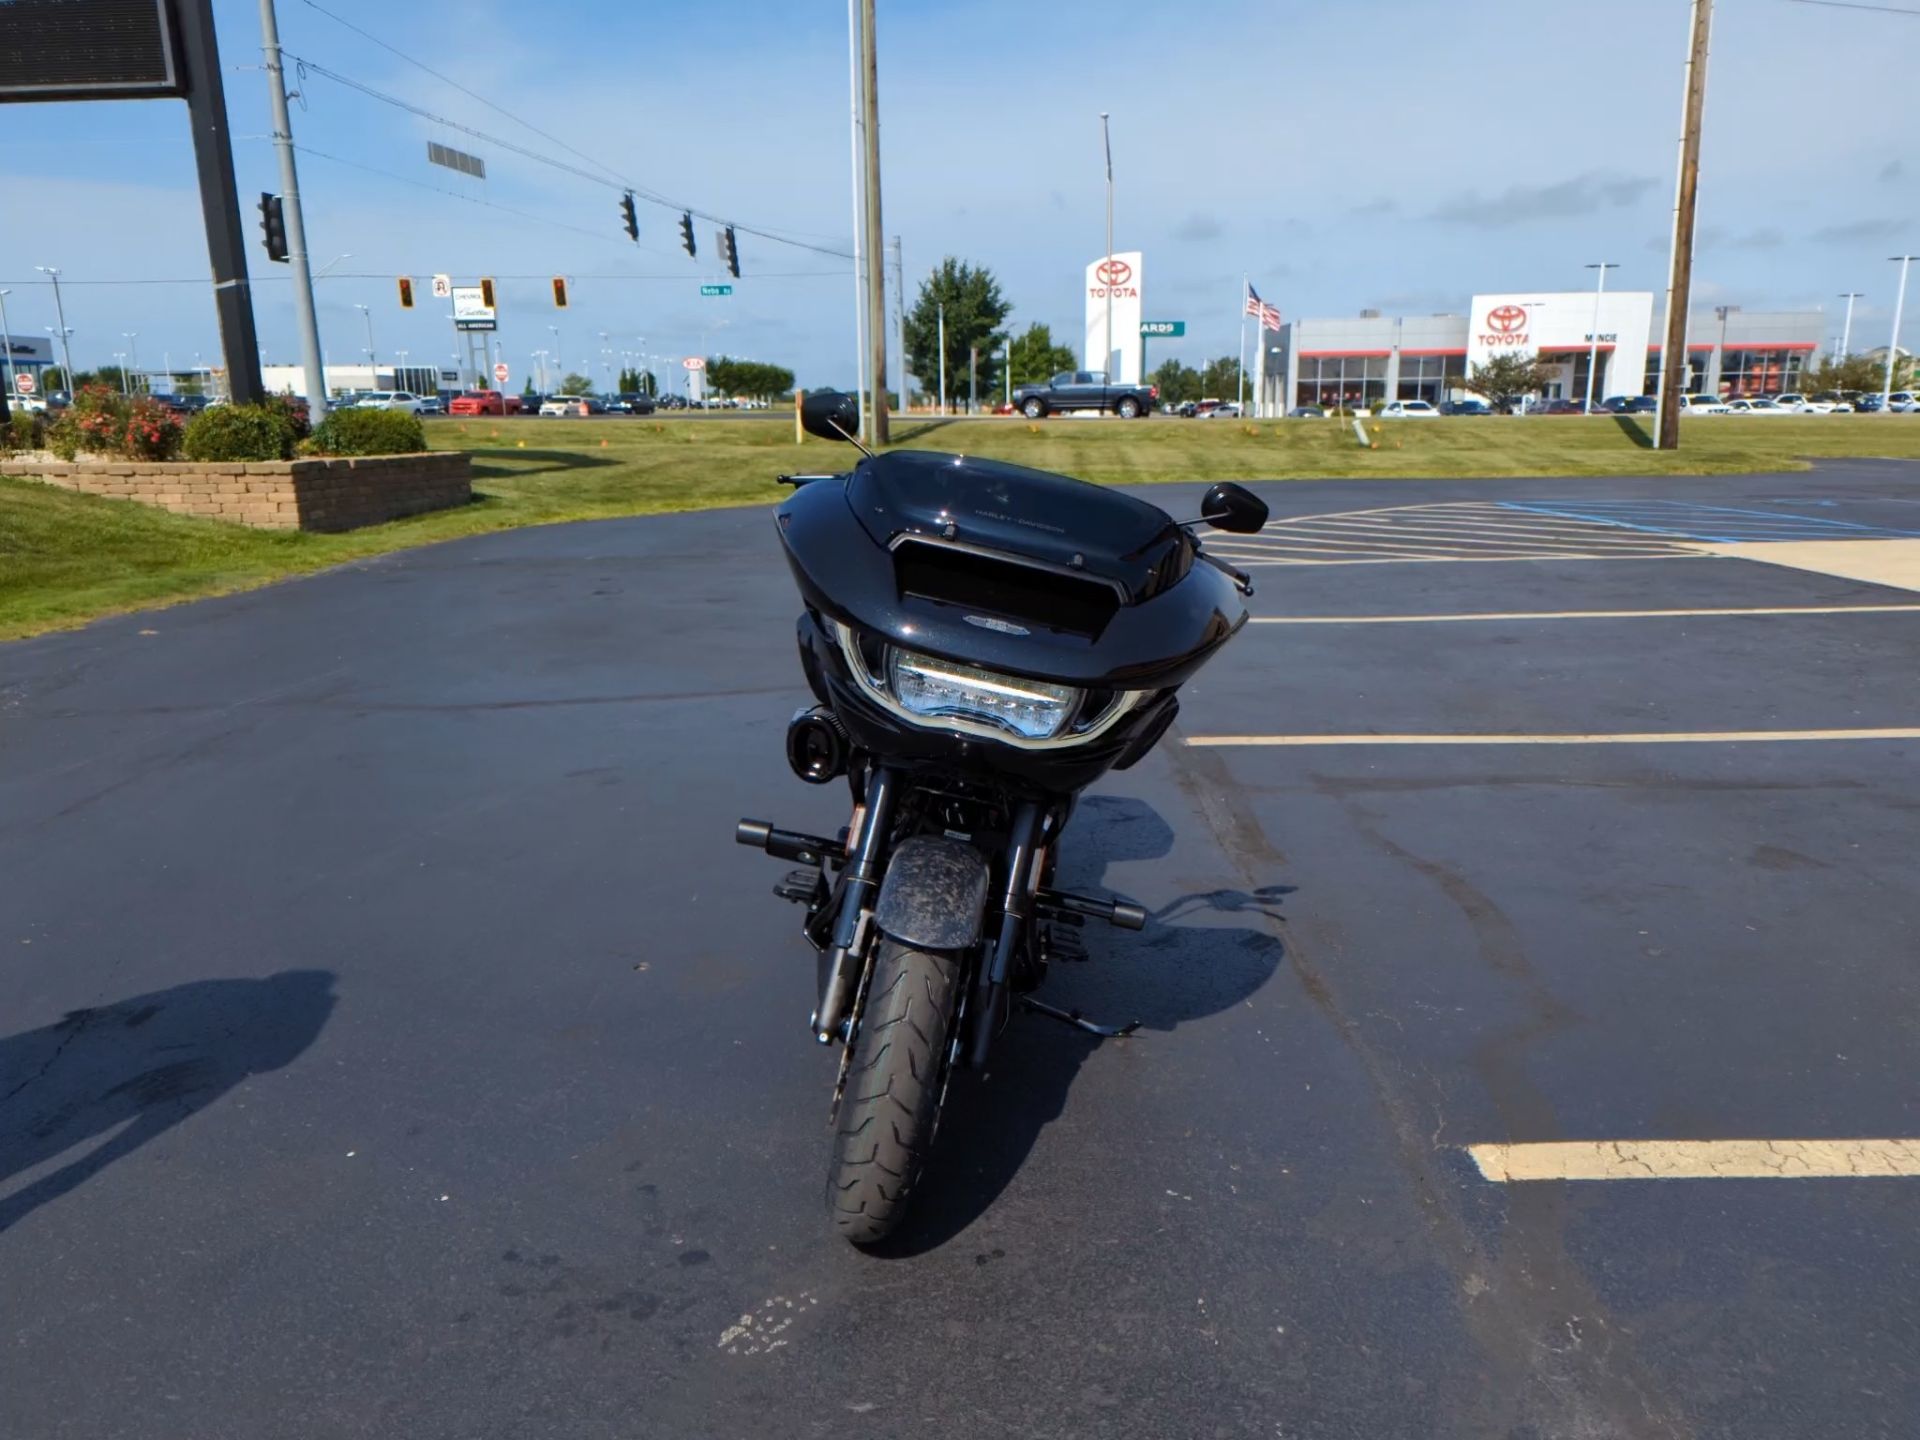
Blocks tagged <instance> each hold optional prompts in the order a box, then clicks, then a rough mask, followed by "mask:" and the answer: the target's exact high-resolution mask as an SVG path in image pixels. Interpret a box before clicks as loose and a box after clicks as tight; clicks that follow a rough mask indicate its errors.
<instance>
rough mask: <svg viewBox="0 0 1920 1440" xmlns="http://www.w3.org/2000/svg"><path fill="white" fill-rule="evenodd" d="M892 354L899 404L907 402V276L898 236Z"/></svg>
mask: <svg viewBox="0 0 1920 1440" xmlns="http://www.w3.org/2000/svg"><path fill="white" fill-rule="evenodd" d="M892 249H893V354H894V360H895V362H896V365H897V368H896V369H895V370H894V371H893V373H894V374H895V375H898V376H899V377H900V406H901V408H902V409H905V408H906V404H907V309H906V306H907V277H906V276H905V274H903V273H902V270H901V262H900V237H899V236H898V235H896V236H894V237H893V246H892Z"/></svg>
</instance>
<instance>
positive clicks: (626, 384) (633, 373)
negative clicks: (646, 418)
mask: <svg viewBox="0 0 1920 1440" xmlns="http://www.w3.org/2000/svg"><path fill="white" fill-rule="evenodd" d="M614 389H615V391H616V392H617V393H619V394H621V395H635V394H638V393H639V391H640V372H639V371H638V370H635V369H634V368H632V367H631V366H629V365H622V366H621V367H620V380H619V383H618V384H616V385H615V386H614Z"/></svg>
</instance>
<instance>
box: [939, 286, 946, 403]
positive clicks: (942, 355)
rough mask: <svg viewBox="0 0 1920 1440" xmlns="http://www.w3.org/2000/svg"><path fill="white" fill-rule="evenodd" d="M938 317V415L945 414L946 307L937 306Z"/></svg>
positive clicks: (942, 305)
mask: <svg viewBox="0 0 1920 1440" xmlns="http://www.w3.org/2000/svg"><path fill="white" fill-rule="evenodd" d="M937 312H938V314H939V317H940V413H941V414H942V415H944V414H946V413H947V307H946V305H945V304H944V303H942V304H940V305H939V306H937Z"/></svg>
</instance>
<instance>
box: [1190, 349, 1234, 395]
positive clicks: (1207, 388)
mask: <svg viewBox="0 0 1920 1440" xmlns="http://www.w3.org/2000/svg"><path fill="white" fill-rule="evenodd" d="M1200 394H1201V396H1202V397H1203V398H1205V399H1209V400H1238V399H1239V398H1240V357H1239V356H1237V355H1222V356H1221V357H1220V358H1219V359H1218V360H1209V361H1208V362H1207V368H1206V369H1204V370H1202V371H1201V372H1200Z"/></svg>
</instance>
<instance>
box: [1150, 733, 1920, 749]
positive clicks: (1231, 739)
mask: <svg viewBox="0 0 1920 1440" xmlns="http://www.w3.org/2000/svg"><path fill="white" fill-rule="evenodd" d="M1808 740H1920V728H1903V729H1892V728H1889V729H1882V730H1650V731H1641V732H1638V733H1618V734H1595V735H1189V736H1187V744H1189V745H1196V746H1205V747H1213V748H1220V747H1228V746H1293V747H1308V746H1339V745H1738V744H1751V745H1772V744H1779V743H1781V742H1785V741H1808Z"/></svg>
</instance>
